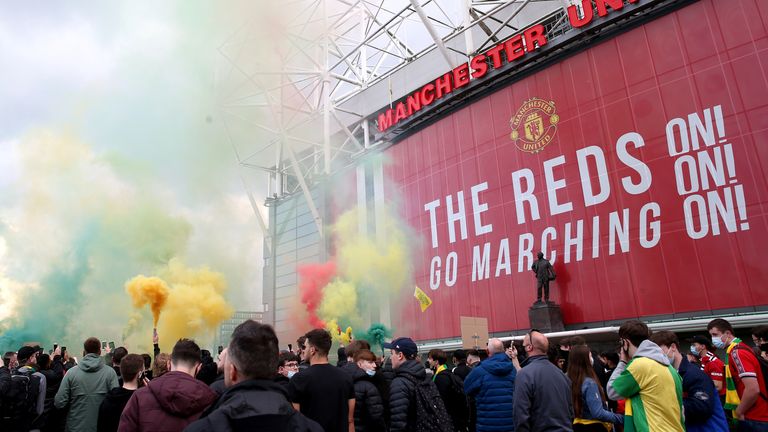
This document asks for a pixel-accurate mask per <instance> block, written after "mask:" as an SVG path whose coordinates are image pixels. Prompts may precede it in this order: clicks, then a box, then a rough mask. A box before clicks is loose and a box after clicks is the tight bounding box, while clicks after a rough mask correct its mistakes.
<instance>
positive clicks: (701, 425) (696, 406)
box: [677, 356, 728, 432]
mask: <svg viewBox="0 0 768 432" xmlns="http://www.w3.org/2000/svg"><path fill="white" fill-rule="evenodd" d="M677 371H678V373H679V374H680V377H681V378H682V379H683V391H684V392H685V395H686V396H685V398H683V407H684V408H685V409H684V413H685V429H686V431H687V432H728V421H727V420H726V419H725V410H723V405H722V404H721V403H720V398H719V397H718V393H717V389H715V384H714V383H713V382H712V379H711V378H710V377H709V376H708V375H707V374H706V373H704V371H702V370H701V369H699V368H698V367H696V365H692V364H691V362H689V361H688V359H687V358H685V356H683V358H682V361H681V362H680V367H679V368H678V369H677Z"/></svg>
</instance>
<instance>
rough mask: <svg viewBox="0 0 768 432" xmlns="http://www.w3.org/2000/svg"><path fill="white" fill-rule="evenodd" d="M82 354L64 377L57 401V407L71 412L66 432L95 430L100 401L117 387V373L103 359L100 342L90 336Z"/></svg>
mask: <svg viewBox="0 0 768 432" xmlns="http://www.w3.org/2000/svg"><path fill="white" fill-rule="evenodd" d="M83 352H84V355H83V359H82V360H81V361H80V363H79V364H78V365H77V366H74V367H72V368H71V369H69V371H68V372H67V373H66V375H64V379H63V380H62V381H61V386H60V387H59V391H58V392H56V397H55V398H54V405H55V406H56V408H58V409H65V408H68V409H69V413H68V414H67V420H66V424H67V432H91V431H95V430H96V422H97V420H98V417H99V406H100V405H101V402H102V401H103V400H104V398H105V397H106V395H107V393H108V392H109V391H110V390H112V389H113V388H115V387H118V381H117V373H115V370H114V369H112V368H111V367H109V366H107V365H106V364H105V363H104V359H103V358H102V357H101V342H100V341H99V340H98V339H97V338H95V337H89V338H88V339H86V340H85V342H84V343H83ZM65 354H66V352H65Z"/></svg>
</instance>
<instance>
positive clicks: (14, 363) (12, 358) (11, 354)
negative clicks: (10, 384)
mask: <svg viewBox="0 0 768 432" xmlns="http://www.w3.org/2000/svg"><path fill="white" fill-rule="evenodd" d="M3 363H5V365H6V366H7V367H8V369H10V370H14V369H18V368H19V360H18V357H17V356H16V351H7V352H6V353H5V354H3Z"/></svg>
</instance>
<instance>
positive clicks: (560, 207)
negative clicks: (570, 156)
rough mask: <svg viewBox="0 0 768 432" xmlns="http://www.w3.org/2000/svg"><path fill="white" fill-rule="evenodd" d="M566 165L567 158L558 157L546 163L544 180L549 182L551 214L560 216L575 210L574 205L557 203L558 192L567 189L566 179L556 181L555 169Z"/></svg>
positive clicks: (548, 193) (548, 192)
mask: <svg viewBox="0 0 768 432" xmlns="http://www.w3.org/2000/svg"><path fill="white" fill-rule="evenodd" d="M563 164H565V156H558V157H556V158H552V159H549V160H546V161H544V180H545V181H546V182H547V198H549V214H551V215H559V214H560V213H565V212H569V211H571V210H573V204H571V203H570V202H566V203H563V204H560V203H558V202H557V191H558V190H559V189H565V179H559V180H555V171H554V169H555V167H556V166H559V165H563Z"/></svg>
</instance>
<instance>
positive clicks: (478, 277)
mask: <svg viewBox="0 0 768 432" xmlns="http://www.w3.org/2000/svg"><path fill="white" fill-rule="evenodd" d="M665 132H666V140H667V142H666V145H667V153H668V154H669V157H670V165H669V166H670V168H669V169H673V170H674V174H675V190H676V192H677V196H679V197H680V203H681V205H682V210H683V215H684V218H685V221H684V222H685V232H686V234H685V235H687V236H688V237H689V238H691V239H693V240H699V239H702V238H705V237H708V236H718V235H722V234H726V233H737V232H740V231H747V230H749V228H750V227H749V221H748V218H747V205H746V198H745V187H744V185H743V184H741V182H740V180H739V178H738V176H737V169H736V158H735V153H736V150H734V144H732V143H730V142H728V139H727V138H726V134H725V122H724V119H723V112H722V107H721V106H719V105H718V106H714V107H710V108H707V109H704V110H703V111H702V112H700V113H699V112H693V113H690V114H687V115H685V116H680V117H678V118H674V119H672V120H670V121H669V122H668V123H667V125H666V131H665ZM645 145H646V144H645V141H644V140H643V137H642V136H641V135H640V134H639V133H637V132H627V133H625V134H623V135H621V137H619V139H618V140H617V141H616V144H615V150H616V151H615V153H611V152H610V151H607V150H605V148H604V147H601V146H597V145H591V146H587V147H584V148H581V149H578V150H576V151H575V155H571V156H568V157H575V159H576V160H575V162H576V163H575V165H576V168H577V169H578V176H579V178H578V179H575V178H569V176H574V177H575V174H572V171H570V170H566V169H564V168H565V165H566V163H567V161H568V160H567V157H566V155H559V156H555V157H552V158H550V159H547V160H544V161H542V162H541V171H537V172H536V174H534V170H532V169H531V168H520V169H518V170H515V171H513V172H512V173H511V180H512V181H511V184H508V185H507V186H506V187H511V192H512V193H513V194H514V195H513V196H514V202H515V204H514V211H515V213H516V220H517V226H524V224H525V226H526V227H528V229H527V230H525V231H529V230H531V229H532V228H531V227H530V226H529V225H533V226H537V225H540V224H541V223H539V222H536V221H539V220H541V219H542V210H540V208H539V201H538V198H541V197H542V195H546V196H547V199H546V205H545V208H546V209H545V210H543V211H548V217H549V218H548V219H547V221H548V222H549V223H550V224H551V223H552V222H556V221H557V220H558V219H560V218H562V217H559V218H555V219H551V217H552V216H556V215H562V214H567V213H569V212H573V211H574V202H573V200H579V199H580V198H579V195H578V194H576V195H574V193H573V192H572V191H570V190H569V191H568V192H569V193H568V195H566V194H565V191H563V189H566V188H567V186H568V185H575V187H581V199H583V201H582V203H581V206H580V209H587V208H590V207H593V208H596V209H600V208H604V209H606V210H605V212H604V213H602V214H599V213H598V214H595V213H594V210H589V212H590V214H589V216H585V217H584V218H581V219H573V218H569V217H567V216H566V217H565V218H564V219H565V220H564V221H563V222H562V225H557V224H555V225H549V224H548V226H544V227H541V228H539V229H540V231H537V232H521V233H516V237H517V250H516V256H515V255H514V253H515V252H513V251H510V238H509V237H503V238H501V239H499V240H498V247H497V244H496V243H495V242H496V240H495V239H494V240H492V241H488V240H487V239H483V240H482V242H480V243H478V244H475V245H472V257H471V259H472V277H471V281H472V282H477V281H482V280H487V279H490V278H491V277H493V278H499V277H504V276H510V275H511V274H512V262H513V260H515V259H517V273H522V272H526V271H530V268H531V265H532V264H533V262H534V259H535V258H534V256H535V254H536V253H537V252H539V251H542V252H543V253H544V254H545V256H547V257H548V258H549V259H550V261H551V262H552V263H553V264H555V263H556V262H557V261H556V260H557V255H558V254H557V249H559V248H562V249H561V252H562V256H563V262H564V263H571V262H580V261H583V260H584V255H585V254H584V244H585V242H589V243H588V245H590V244H591V248H592V253H591V254H589V257H591V258H592V259H599V258H600V257H601V253H600V249H601V248H606V247H607V251H606V250H605V249H604V252H607V256H612V255H616V254H625V253H629V252H630V251H631V249H632V248H634V247H638V246H636V245H639V247H641V248H643V249H651V248H654V247H656V246H658V245H659V243H660V242H661V238H662V221H661V214H662V206H661V205H660V204H659V203H658V202H656V201H648V202H645V203H642V205H639V204H633V205H630V206H627V207H624V206H622V207H624V208H620V209H617V210H613V208H616V207H618V206H619V205H620V204H622V203H624V202H625V200H623V199H622V198H621V196H619V197H613V199H611V198H612V194H617V193H619V194H620V193H622V192H623V193H627V194H629V195H640V194H643V193H646V192H649V191H651V187H652V184H653V175H652V172H651V169H650V167H649V166H648V165H647V164H646V163H645V162H644V161H642V160H641V158H640V156H641V155H640V154H639V153H637V152H638V150H639V149H641V148H643V147H644V146H645ZM614 155H615V156H614ZM609 157H615V158H616V159H617V161H618V163H619V164H620V165H623V166H624V167H626V168H628V169H630V170H631V171H632V173H631V174H629V175H622V176H621V178H620V184H621V186H620V187H617V186H615V185H616V184H617V183H613V185H614V187H612V184H611V179H610V177H609V176H610V175H612V173H616V172H617V170H616V168H613V171H612V173H609V172H608V161H607V158H609ZM571 161H573V159H571ZM654 166H656V165H654ZM537 175H538V176H540V177H539V178H540V180H539V183H540V184H539V188H540V190H539V191H538V192H539V193H538V194H537V193H536V192H537V191H536V186H537V185H536V180H535V179H536V176H537ZM497 187H498V186H497ZM502 187H504V186H503V185H502ZM542 187H544V188H545V189H543V190H542ZM571 187H574V186H571ZM660 187H672V185H671V184H670V185H661V186H660ZM489 188H490V186H489V183H488V182H482V183H479V184H476V185H474V186H471V187H470V189H469V193H470V195H471V203H472V204H471V205H472V215H473V217H472V222H471V223H473V224H474V229H473V233H474V238H476V239H480V236H482V235H485V234H489V233H491V232H493V228H494V226H493V224H490V223H487V224H484V223H483V216H485V214H486V213H487V212H489V211H491V210H490V208H491V207H492V204H493V203H488V202H486V201H484V200H482V194H481V193H482V192H484V191H486V190H488V189H489ZM673 194H674V193H673ZM649 196H653V193H652V191H651V193H650V194H649ZM673 196H674V195H673ZM566 197H567V198H566ZM611 203H612V204H611ZM665 205H669V204H668V203H667V204H665ZM440 206H441V200H440V199H437V200H434V201H430V202H428V203H427V204H425V205H424V211H426V212H427V213H428V214H429V222H430V234H431V236H432V242H431V244H432V248H433V249H435V248H437V247H438V245H439V244H440V242H439V241H438V237H440V235H445V230H444V229H443V228H442V226H444V225H448V230H447V231H448V232H447V234H448V242H449V243H450V244H454V243H456V242H458V241H460V240H467V238H468V237H469V236H468V230H467V214H466V211H465V205H464V192H463V191H458V192H456V193H455V194H453V195H448V196H446V197H445V212H444V213H443V212H442V211H438V209H439V208H440ZM454 208H456V211H454ZM493 211H503V210H501V209H500V208H499V207H498V206H497V207H494V210H493ZM598 212H599V210H598ZM510 216H511V215H510ZM442 217H445V218H446V219H445V220H446V221H447V224H446V223H445V222H442V221H441V224H442V225H438V221H439V220H440V219H439V218H442ZM587 217H589V218H591V224H590V223H589V222H588V221H589V220H588V219H587ZM606 218H607V220H604V219H606ZM601 219H602V221H601ZM585 221H586V223H585ZM457 222H458V223H459V229H460V235H459V236H458V237H460V238H457V235H456V227H455V225H456V223H457ZM534 222H536V223H534ZM438 227H440V229H438ZM590 227H591V229H590ZM533 229H535V228H533ZM601 230H602V231H601ZM441 231H442V232H441ZM630 233H633V234H632V236H630ZM634 233H636V234H634ZM590 239H591V240H590ZM512 241H515V240H514V238H513V239H512ZM606 243H607V244H606ZM457 247H459V246H458V245H457ZM457 250H467V251H468V248H465V247H464V246H461V247H459V249H457ZM457 250H453V251H443V252H442V254H441V255H436V256H434V257H433V258H432V260H431V262H430V276H429V279H430V284H429V285H430V288H431V289H433V290H437V289H439V288H440V286H441V285H442V284H443V283H444V284H445V286H449V287H450V286H454V285H455V284H456V283H457V276H458V267H459V266H460V262H462V264H463V263H464V262H465V261H460V259H466V258H468V257H462V256H460V255H459V252H457ZM443 257H445V258H444V260H443ZM493 262H495V263H496V267H495V271H494V272H493V274H491V265H492V263H493ZM443 263H444V265H443Z"/></svg>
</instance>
